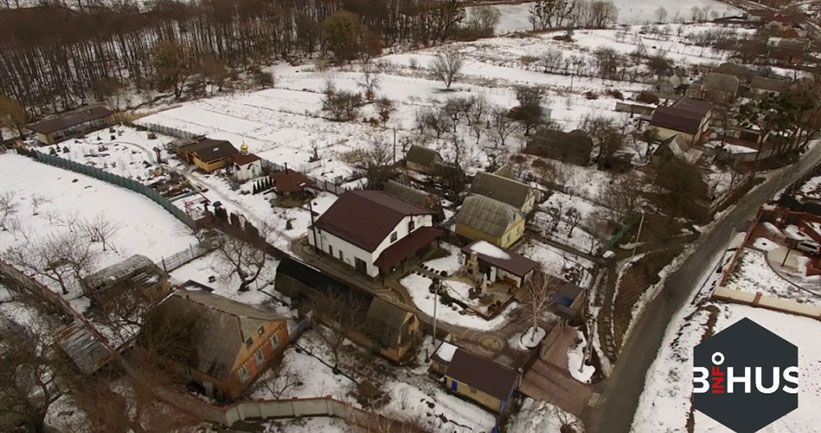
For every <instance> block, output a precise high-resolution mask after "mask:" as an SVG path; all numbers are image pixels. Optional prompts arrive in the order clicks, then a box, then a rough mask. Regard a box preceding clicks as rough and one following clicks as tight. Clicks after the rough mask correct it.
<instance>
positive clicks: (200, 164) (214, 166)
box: [194, 156, 226, 173]
mask: <svg viewBox="0 0 821 433" xmlns="http://www.w3.org/2000/svg"><path fill="white" fill-rule="evenodd" d="M194 165H195V166H196V167H197V168H198V169H200V170H202V171H204V172H207V173H212V172H214V171H216V170H219V169H221V168H223V167H225V165H226V161H225V159H220V160H218V161H214V162H212V163H210V164H208V163H206V162H205V161H203V160H201V159H199V158H197V157H196V156H194Z"/></svg>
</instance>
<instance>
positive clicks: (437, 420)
mask: <svg viewBox="0 0 821 433" xmlns="http://www.w3.org/2000/svg"><path fill="white" fill-rule="evenodd" d="M297 344H298V345H299V346H300V349H299V350H298V349H297V348H296V347H295V346H293V345H292V346H290V347H289V348H288V349H286V351H285V357H284V359H283V362H282V364H281V366H280V367H278V368H277V369H274V370H271V371H269V372H268V373H266V374H265V375H264V376H263V377H261V378H260V379H259V380H258V382H257V385H256V390H255V392H254V393H253V394H252V397H253V398H255V399H271V398H277V397H278V398H286V399H287V398H310V397H324V396H331V397H333V398H336V399H338V400H341V401H345V402H346V403H348V404H350V405H352V406H355V407H359V408H363V406H362V404H361V403H360V402H359V401H357V399H356V396H355V394H354V393H355V391H356V389H357V385H356V383H355V382H354V381H353V380H351V378H353V379H356V380H357V381H359V382H362V381H364V380H365V379H367V380H369V381H370V382H372V383H374V384H376V386H377V387H378V388H379V390H380V391H382V392H384V393H385V394H386V399H385V401H384V405H382V406H380V407H378V408H376V409H377V412H378V413H381V414H385V415H387V416H390V417H393V418H395V419H398V420H401V421H407V422H412V423H418V424H419V425H421V426H424V427H425V428H426V430H428V431H453V430H454V429H456V430H459V429H460V428H461V429H465V430H466V431H477V432H478V431H490V429H492V427H493V426H494V424H495V417H494V416H493V414H491V413H490V412H488V411H486V410H484V409H482V408H480V407H478V406H477V405H474V404H472V403H470V402H468V401H466V400H463V399H460V398H458V397H456V396H453V395H450V394H449V393H448V392H447V391H446V390H445V389H444V388H443V387H442V385H441V384H440V383H437V382H436V381H434V380H432V379H431V378H430V376H429V375H428V374H427V371H426V368H419V369H415V370H408V369H405V368H397V367H395V366H393V365H390V364H388V363H387V362H385V361H383V360H381V359H373V358H371V362H369V363H363V362H362V359H361V356H362V354H361V352H360V349H359V348H357V347H355V346H353V345H351V344H349V343H348V342H346V343H345V344H344V345H343V347H342V349H341V351H340V356H339V359H340V371H341V372H344V373H345V375H342V374H334V370H333V368H332V366H333V365H334V364H333V359H334V356H333V349H332V348H331V347H330V346H329V345H328V343H327V342H326V341H325V340H324V339H323V337H322V336H321V335H320V331H319V330H311V331H308V332H306V333H305V334H303V335H302V337H300V339H299V341H298V342H297ZM423 363H424V362H423ZM289 376H290V378H289ZM348 376H349V377H350V378H349V377H348ZM294 378H296V379H298V380H297V382H298V383H299V384H298V385H296V386H292V387H289V388H288V389H286V390H285V391H284V392H272V391H278V390H280V389H282V388H283V384H284V381H285V380H291V381H292V382H293V381H294ZM288 431H290V430H288ZM323 431H324V430H323ZM331 431H334V430H331ZM556 432H558V430H557V431H556Z"/></svg>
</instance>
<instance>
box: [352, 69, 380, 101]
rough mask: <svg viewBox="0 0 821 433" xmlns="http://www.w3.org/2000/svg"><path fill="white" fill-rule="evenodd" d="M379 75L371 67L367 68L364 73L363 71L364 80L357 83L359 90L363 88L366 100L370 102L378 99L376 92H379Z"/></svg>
mask: <svg viewBox="0 0 821 433" xmlns="http://www.w3.org/2000/svg"><path fill="white" fill-rule="evenodd" d="M379 82H380V79H379V75H377V74H376V73H374V72H373V71H372V70H371V68H370V67H366V68H365V70H364V71H362V79H361V80H360V81H359V82H358V83H356V85H357V86H359V88H361V89H362V90H363V91H364V92H365V99H367V100H368V101H373V99H374V98H375V97H376V91H377V90H379V87H380V86H379Z"/></svg>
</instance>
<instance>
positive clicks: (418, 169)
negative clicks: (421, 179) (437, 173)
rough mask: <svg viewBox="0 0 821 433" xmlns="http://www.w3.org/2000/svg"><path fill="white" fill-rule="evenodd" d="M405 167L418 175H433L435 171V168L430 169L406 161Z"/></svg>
mask: <svg viewBox="0 0 821 433" xmlns="http://www.w3.org/2000/svg"><path fill="white" fill-rule="evenodd" d="M405 167H406V168H407V169H408V170H413V171H415V172H417V173H424V174H433V171H434V170H433V166H431V167H428V166H426V165H422V164H417V163H415V162H411V161H405Z"/></svg>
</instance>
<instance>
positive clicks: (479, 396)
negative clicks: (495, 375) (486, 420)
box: [445, 375, 502, 413]
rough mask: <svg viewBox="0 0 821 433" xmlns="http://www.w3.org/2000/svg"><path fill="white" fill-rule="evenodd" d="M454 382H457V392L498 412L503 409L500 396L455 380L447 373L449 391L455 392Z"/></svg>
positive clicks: (446, 381)
mask: <svg viewBox="0 0 821 433" xmlns="http://www.w3.org/2000/svg"><path fill="white" fill-rule="evenodd" d="M454 382H456V392H455V394H458V395H461V396H462V397H465V398H469V399H471V400H473V401H475V402H477V403H479V404H481V405H482V406H484V407H486V408H488V409H490V410H492V411H494V412H496V413H499V412H501V411H502V410H501V409H502V401H501V400H499V399H498V398H496V397H494V396H492V395H490V394H488V393H486V392H484V391H480V390H478V389H476V388H474V387H472V386H470V385H469V384H467V383H464V382H459V381H457V380H454V379H453V378H452V377H450V376H448V375H445V386H447V388H448V391H450V392H453V383H454Z"/></svg>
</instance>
